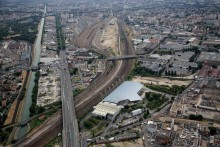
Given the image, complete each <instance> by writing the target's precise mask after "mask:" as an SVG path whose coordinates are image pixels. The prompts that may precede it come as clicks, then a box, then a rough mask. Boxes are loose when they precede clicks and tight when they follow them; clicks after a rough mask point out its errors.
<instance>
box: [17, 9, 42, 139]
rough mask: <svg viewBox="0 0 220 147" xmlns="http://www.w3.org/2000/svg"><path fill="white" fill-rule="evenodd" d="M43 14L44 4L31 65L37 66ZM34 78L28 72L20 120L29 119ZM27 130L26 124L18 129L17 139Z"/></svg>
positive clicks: (33, 74)
mask: <svg viewBox="0 0 220 147" xmlns="http://www.w3.org/2000/svg"><path fill="white" fill-rule="evenodd" d="M45 14H46V6H45V9H44V14H43V17H42V18H41V22H40V25H39V28H38V35H37V39H36V41H35V44H34V57H33V58H32V59H33V60H32V66H37V65H38V63H39V61H40V53H41V39H42V35H43V28H44V16H45ZM34 79H35V72H30V77H29V82H28V86H27V87H28V88H27V92H26V96H25V100H24V105H23V110H22V114H21V119H20V121H25V120H27V119H29V117H30V111H29V108H30V106H31V103H32V98H31V95H32V90H33V88H34ZM27 131H28V126H24V127H21V128H20V129H19V132H18V135H17V139H20V138H21V137H23V136H24V135H25V134H26V133H27Z"/></svg>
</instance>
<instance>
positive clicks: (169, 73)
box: [165, 70, 177, 76]
mask: <svg viewBox="0 0 220 147" xmlns="http://www.w3.org/2000/svg"><path fill="white" fill-rule="evenodd" d="M165 75H166V76H176V75H177V74H176V71H169V70H168V71H167V70H166V71H165Z"/></svg>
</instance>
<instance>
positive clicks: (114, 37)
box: [100, 18, 118, 52]
mask: <svg viewBox="0 0 220 147" xmlns="http://www.w3.org/2000/svg"><path fill="white" fill-rule="evenodd" d="M100 42H101V45H102V46H105V47H107V48H112V49H113V50H114V52H115V50H116V49H117V48H118V47H117V46H118V25H117V19H116V18H113V19H111V20H110V21H109V22H108V24H107V25H106V26H105V27H104V29H103V31H102V35H101V38H100Z"/></svg>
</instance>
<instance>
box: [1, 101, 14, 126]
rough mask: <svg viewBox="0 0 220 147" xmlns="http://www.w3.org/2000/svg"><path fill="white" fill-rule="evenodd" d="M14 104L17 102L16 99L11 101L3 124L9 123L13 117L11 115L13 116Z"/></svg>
mask: <svg viewBox="0 0 220 147" xmlns="http://www.w3.org/2000/svg"><path fill="white" fill-rule="evenodd" d="M16 104H17V99H16V100H15V101H14V102H13V103H12V105H11V107H10V110H9V112H8V115H7V119H6V120H5V123H4V125H7V124H10V123H11V121H12V118H13V116H14V112H15V108H16Z"/></svg>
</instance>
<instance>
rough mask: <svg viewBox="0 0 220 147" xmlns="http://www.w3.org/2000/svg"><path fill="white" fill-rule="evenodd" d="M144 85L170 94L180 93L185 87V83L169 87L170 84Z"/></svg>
mask: <svg viewBox="0 0 220 147" xmlns="http://www.w3.org/2000/svg"><path fill="white" fill-rule="evenodd" d="M145 86H146V87H148V88H150V89H152V90H156V91H159V92H163V93H167V94H172V95H177V94H180V93H182V92H183V91H184V90H185V88H186V86H185V85H182V86H178V85H173V86H171V87H170V86H167V85H156V84H145Z"/></svg>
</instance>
